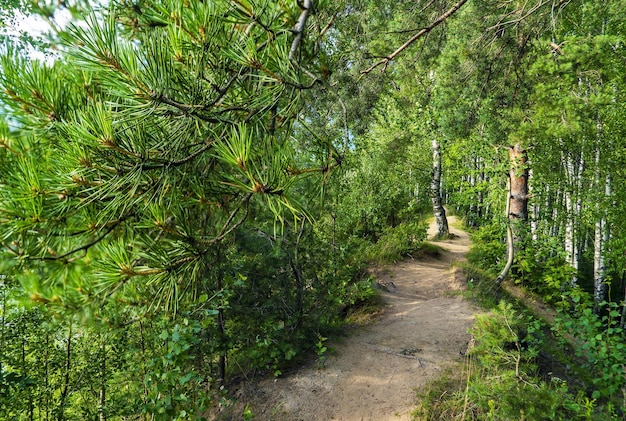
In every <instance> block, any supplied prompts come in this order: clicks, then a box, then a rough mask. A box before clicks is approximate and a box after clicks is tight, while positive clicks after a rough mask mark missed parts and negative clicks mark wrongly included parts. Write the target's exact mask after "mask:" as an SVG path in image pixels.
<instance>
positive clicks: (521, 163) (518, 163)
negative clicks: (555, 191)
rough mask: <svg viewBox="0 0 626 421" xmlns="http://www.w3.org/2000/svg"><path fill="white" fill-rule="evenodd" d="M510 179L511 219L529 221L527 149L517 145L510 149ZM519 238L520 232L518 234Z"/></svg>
mask: <svg viewBox="0 0 626 421" xmlns="http://www.w3.org/2000/svg"><path fill="white" fill-rule="evenodd" d="M509 163H510V170H509V177H510V179H511V197H510V199H509V200H510V208H509V219H510V220H512V221H524V222H526V221H528V165H527V163H528V155H527V153H526V149H524V148H522V146H521V145H520V144H519V143H517V144H515V146H512V147H510V148H509ZM517 234H518V236H519V232H518V233H517Z"/></svg>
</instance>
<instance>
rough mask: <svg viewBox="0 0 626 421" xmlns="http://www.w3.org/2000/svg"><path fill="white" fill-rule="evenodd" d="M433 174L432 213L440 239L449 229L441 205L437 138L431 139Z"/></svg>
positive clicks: (439, 158) (447, 233) (439, 160)
mask: <svg viewBox="0 0 626 421" xmlns="http://www.w3.org/2000/svg"><path fill="white" fill-rule="evenodd" d="M432 149H433V176H432V180H431V183H430V190H431V198H432V201H433V213H434V214H435V223H436V224H437V238H438V239H442V238H446V237H448V235H449V234H450V230H449V228H448V219H447V218H446V210H445V209H444V207H443V200H442V195H441V146H440V145H439V142H438V141H437V139H433V142H432Z"/></svg>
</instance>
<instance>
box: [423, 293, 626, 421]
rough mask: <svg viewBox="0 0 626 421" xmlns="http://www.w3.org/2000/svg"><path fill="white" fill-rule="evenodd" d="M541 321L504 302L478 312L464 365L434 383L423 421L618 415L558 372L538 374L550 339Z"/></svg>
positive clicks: (600, 417) (428, 394) (539, 418)
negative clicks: (571, 387)
mask: <svg viewBox="0 0 626 421" xmlns="http://www.w3.org/2000/svg"><path fill="white" fill-rule="evenodd" d="M541 332H542V326H541V324H540V323H539V322H538V321H536V320H533V319H532V318H530V317H528V316H524V315H521V314H519V313H517V312H515V311H514V310H513V309H512V306H511V305H510V304H505V303H504V302H501V303H500V304H499V305H498V307H497V308H495V309H494V310H493V312H492V313H491V314H484V315H479V316H478V317H477V320H476V324H475V326H474V327H473V328H472V329H471V333H472V337H473V339H472V342H470V345H469V348H468V352H469V355H468V358H467V360H466V365H465V370H464V371H461V370H457V371H456V373H452V374H451V376H450V378H449V380H446V381H440V382H437V383H434V384H433V385H432V388H431V389H430V390H429V391H428V392H427V393H426V394H425V395H424V396H422V397H421V405H420V407H419V408H418V410H417V411H416V413H415V417H416V419H418V420H442V421H443V420H449V419H470V420H501V421H504V420H513V419H515V420H517V419H528V420H543V419H550V420H573V419H580V420H606V419H615V420H616V419H617V417H616V415H615V414H614V413H612V412H611V410H610V409H603V408H600V407H598V405H597V404H596V402H595V400H591V399H589V398H587V397H585V396H584V395H583V394H572V392H570V391H569V390H568V387H567V385H566V383H565V382H564V381H563V380H561V379H558V378H556V377H552V378H550V379H549V380H545V379H541V378H539V377H538V376H537V374H536V373H537V371H536V363H535V361H536V357H537V352H538V350H539V349H540V347H542V346H543V344H544V340H545V338H544V337H543V336H542V333H541Z"/></svg>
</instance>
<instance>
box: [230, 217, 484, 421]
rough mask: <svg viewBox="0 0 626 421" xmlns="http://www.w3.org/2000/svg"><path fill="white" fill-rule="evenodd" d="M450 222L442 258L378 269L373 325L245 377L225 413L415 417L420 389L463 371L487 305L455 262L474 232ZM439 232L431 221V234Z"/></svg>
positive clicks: (375, 419) (317, 418) (287, 419)
mask: <svg viewBox="0 0 626 421" xmlns="http://www.w3.org/2000/svg"><path fill="white" fill-rule="evenodd" d="M449 222H450V226H451V231H452V233H453V234H454V235H453V236H452V238H451V239H449V240H445V241H438V242H436V244H437V245H439V246H440V247H442V248H443V251H442V252H440V253H439V254H438V255H437V256H435V257H424V258H420V259H419V260H417V259H407V260H403V261H402V262H399V263H397V264H395V265H391V266H387V267H383V268H377V269H373V270H372V274H373V275H374V276H375V278H376V280H377V282H378V284H379V286H381V289H382V292H381V295H382V300H383V306H382V309H381V313H380V315H378V316H377V317H376V318H375V319H374V320H373V321H372V322H371V323H369V324H367V325H366V326H361V327H352V328H349V332H348V333H347V335H346V336H345V337H343V338H339V339H337V340H333V341H332V342H331V343H329V344H326V345H327V346H328V347H329V348H330V349H332V351H331V352H329V353H328V354H327V355H325V356H324V357H325V359H323V361H320V360H318V361H315V362H312V363H310V364H307V365H305V366H304V367H300V368H296V369H293V370H290V371H289V372H286V373H284V374H283V375H282V376H281V377H278V378H273V377H271V378H265V379H260V380H259V379H255V380H254V381H249V382H243V383H242V384H240V385H239V386H238V388H237V390H233V391H231V392H234V393H235V396H236V403H235V405H234V406H233V407H231V408H229V409H228V410H226V411H224V413H222V416H221V417H218V419H222V420H225V419H237V420H241V419H242V418H243V417H242V413H243V410H244V408H248V409H249V410H250V411H251V412H252V414H254V419H255V420H275V421H298V420H303V421H330V420H342V421H352V420H354V421H361V420H371V421H387V420H410V419H411V412H412V411H413V410H414V409H415V405H416V392H417V391H419V390H423V389H424V388H425V387H427V386H428V384H429V383H430V382H432V381H433V380H435V379H437V378H439V377H441V376H442V375H444V374H445V373H446V371H447V370H450V369H452V370H459V369H461V370H462V369H463V362H464V357H463V354H464V353H465V351H466V349H467V343H468V341H469V340H470V335H469V334H468V333H467V330H468V328H470V327H471V326H472V324H473V321H474V315H475V314H476V313H477V312H478V311H479V310H478V309H477V308H476V307H474V306H473V305H472V303H470V302H469V301H468V300H466V299H464V298H463V297H462V295H461V291H462V290H463V289H465V285H466V282H465V279H464V278H463V274H462V272H461V270H460V269H459V268H457V267H456V266H454V265H453V263H455V262H458V261H460V260H463V259H464V258H465V254H466V253H467V250H468V248H469V244H470V240H469V237H468V234H467V233H466V232H464V231H462V230H460V229H456V228H453V227H454V226H457V225H458V224H457V223H456V222H457V221H456V220H455V217H454V216H450V217H449ZM435 233H436V231H435V227H434V226H433V225H431V227H430V230H429V238H431V237H433V236H434V234H435ZM226 413H230V415H227V414H226ZM235 414H236V415H235Z"/></svg>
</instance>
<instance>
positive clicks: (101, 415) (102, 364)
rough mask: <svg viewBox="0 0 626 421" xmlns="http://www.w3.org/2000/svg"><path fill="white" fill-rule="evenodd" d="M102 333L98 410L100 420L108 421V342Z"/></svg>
mask: <svg viewBox="0 0 626 421" xmlns="http://www.w3.org/2000/svg"><path fill="white" fill-rule="evenodd" d="M102 336H103V335H102V333H101V334H100V351H101V355H100V407H99V408H98V412H99V414H98V415H99V420H100V421H106V419H107V417H106V387H107V372H106V342H105V340H104V339H102Z"/></svg>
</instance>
